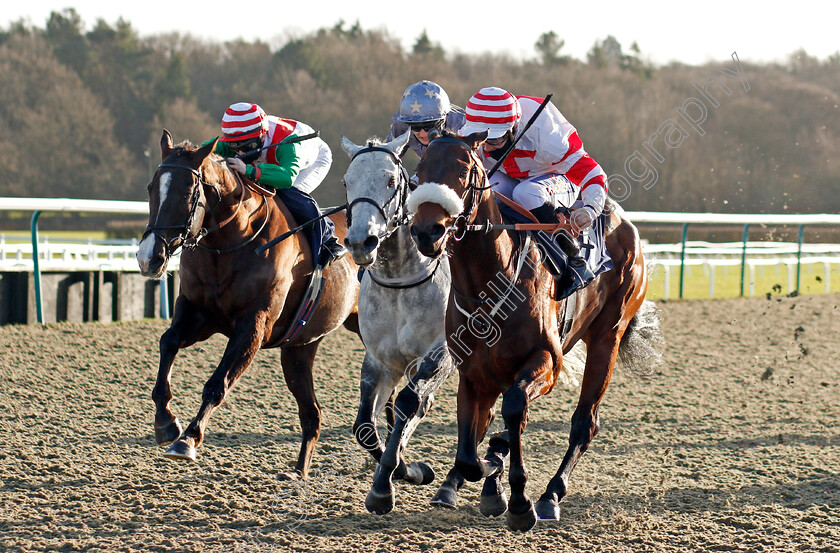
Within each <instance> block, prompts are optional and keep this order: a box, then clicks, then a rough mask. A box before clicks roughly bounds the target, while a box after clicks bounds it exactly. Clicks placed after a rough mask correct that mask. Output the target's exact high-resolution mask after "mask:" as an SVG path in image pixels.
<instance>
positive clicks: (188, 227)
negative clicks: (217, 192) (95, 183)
mask: <svg viewBox="0 0 840 553" xmlns="http://www.w3.org/2000/svg"><path fill="white" fill-rule="evenodd" d="M215 146H216V141H215V140H214V141H212V142H209V143H207V144H206V145H204V146H202V147H201V148H194V147H189V146H183V145H179V146H174V147H173V145H172V135H171V134H169V131H167V130H166V129H164V130H163V136H161V139H160V150H161V160H162V161H161V164H160V165H159V166H158V168H157V171H155V174H154V176H153V177H152V181H151V182H150V183H149V185H148V187H147V188H148V191H149V224H148V225H147V226H146V231H145V232H144V233H143V238H142V240H141V241H140V245H139V248H138V250H137V254H136V255H137V263H138V264H139V265H140V273H141V274H142V275H143V276H146V277H150V278H155V279H159V278H162V277H163V275H164V274H165V273H166V264H167V262H168V260H169V257H170V256H171V255H172V254H173V253H175V252H176V251H177V250H178V248H180V247H181V246H184V245H185V244H189V243H190V241H194V240H195V239H196V237H197V236H198V234H199V232H200V231H201V226H202V223H203V221H204V214H205V212H206V208H207V202H206V200H205V196H204V194H205V190H204V188H205V186H203V185H205V184H206V182H205V180H204V179H205V177H204V176H203V174H204V168H202V164H203V163H204V160H205V159H207V158H208V156H210V154H211V152H212V151H213V148H214V147H215Z"/></svg>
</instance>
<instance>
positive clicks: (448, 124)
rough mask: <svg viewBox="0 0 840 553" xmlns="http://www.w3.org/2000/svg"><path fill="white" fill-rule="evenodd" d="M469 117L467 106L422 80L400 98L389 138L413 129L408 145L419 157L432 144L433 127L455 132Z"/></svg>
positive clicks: (406, 90)
mask: <svg viewBox="0 0 840 553" xmlns="http://www.w3.org/2000/svg"><path fill="white" fill-rule="evenodd" d="M465 121H466V115H465V113H464V109H463V108H461V107H459V106H456V105H452V104H450V103H449V96H448V95H447V94H446V91H444V90H443V88H441V86H440V85H439V84H437V83H434V82H432V81H420V82H418V83H414V84H413V85H411V86H409V87H408V88H406V89H405V92H403V95H402V98H401V99H400V109H399V111H398V112H397V113H395V114H394V116H393V117H392V118H391V130H390V132H389V133H388V137H387V138H386V139H385V140H386V142H390V141H391V140H393V139H394V138H396V137H398V136H402V135H403V134H405V133H406V131H409V130H410V131H411V136H409V138H408V145H409V146H410V147H411V149H412V150H414V153H416V154H417V156H418V157H422V156H423V152H425V151H426V146H428V145H429V141H430V138H429V134H428V133H429V132H431V131H432V129H435V128H436V129H439V130H443V129H446V130H448V131H450V132H453V133H456V132H457V131H458V129H460V128H461V127H462V126H463V125H464V122H465Z"/></svg>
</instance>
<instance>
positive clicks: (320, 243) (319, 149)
mask: <svg viewBox="0 0 840 553" xmlns="http://www.w3.org/2000/svg"><path fill="white" fill-rule="evenodd" d="M313 132H314V131H313V130H312V127H310V126H309V125H306V124H305V123H301V122H300V121H295V120H293V119H280V118H279V117H274V116H272V115H266V113H265V112H264V111H263V109H262V108H261V107H260V106H258V105H257V104H251V103H248V102H239V103H236V104H232V105H231V106H230V107H229V108H227V110H225V114H224V116H223V117H222V134H223V136H222V138H220V139H219V142H218V143H217V144H216V149H215V153H217V154H219V155H220V156H222V157H225V158H227V164H228V166H229V167H230V168H231V169H232V170H234V171H236V172H238V173H240V174H241V175H243V176H245V177H246V178H248V179H249V180H251V181H253V182H255V183H258V184H261V185H264V186H271V187H273V188H276V189H278V192H279V195H280V198H281V199H282V200H283V203H284V204H286V207H287V208H289V211H291V213H292V215H293V216H294V217H295V219H296V220H297V222H298V224H301V223H305V222H306V221H309V220H312V219H315V218H317V217H318V216H320V214H321V210H320V208H319V207H318V203H317V202H316V201H315V198H313V197H312V196H311V195H310V194H311V193H312V191H313V190H315V188H317V187H318V185H319V184H321V182H322V181H323V180H324V177H326V176H327V172H328V171H329V169H330V165H331V164H332V152H331V151H330V147H329V146H328V145H327V143H326V142H324V141H323V140H321V139H320V138H318V137H314V138H311V139H308V140H304V141H301V142H295V143H290V144H283V145H281V146H277V147H274V148H268V149H267V150H263V151H261V152H260V151H255V150H259V149H260V148H263V147H265V146H269V145H271V144H275V143H277V142H280V141H281V140H284V139H286V138H288V137H290V136H303V135H306V134H312V133H313ZM242 152H253V153H252V154H251V155H250V156H248V159H239V158H237V157H235V156H237V155H238V154H240V153H242ZM309 243H310V245H311V246H312V253H313V257H314V258H315V263H316V265H317V266H320V267H322V268H326V267H328V266H329V265H330V264H332V263H333V262H334V261H336V260H337V259H339V258H340V257H341V256H342V255H344V254H345V253H346V252H347V250H346V249H345V248H344V246H342V245H341V244H340V243H339V241H338V238H337V237H336V235H335V225H334V224H333V222H332V220H330V218H329V217H323V218H321V219H319V220H318V221H316V222H315V223H314V224H313V225H312V226H311V227H310V232H309Z"/></svg>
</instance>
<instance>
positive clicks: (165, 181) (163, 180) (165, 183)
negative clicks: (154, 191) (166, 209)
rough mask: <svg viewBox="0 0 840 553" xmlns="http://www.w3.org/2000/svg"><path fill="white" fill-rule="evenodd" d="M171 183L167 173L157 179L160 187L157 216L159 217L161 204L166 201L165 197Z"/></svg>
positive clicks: (170, 177) (170, 176)
mask: <svg viewBox="0 0 840 553" xmlns="http://www.w3.org/2000/svg"><path fill="white" fill-rule="evenodd" d="M171 182H172V175H170V174H169V171H167V172H165V173H164V174H162V175H161V176H160V178H159V179H158V184H159V185H160V188H158V215H160V210H161V209H163V202H165V201H166V195H167V194H169V185H170V183H171Z"/></svg>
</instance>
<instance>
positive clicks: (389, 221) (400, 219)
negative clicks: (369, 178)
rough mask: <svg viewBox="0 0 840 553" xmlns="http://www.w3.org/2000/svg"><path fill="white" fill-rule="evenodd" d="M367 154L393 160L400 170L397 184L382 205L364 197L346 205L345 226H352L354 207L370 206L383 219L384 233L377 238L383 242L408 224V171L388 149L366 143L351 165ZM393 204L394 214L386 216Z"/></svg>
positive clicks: (355, 155)
mask: <svg viewBox="0 0 840 553" xmlns="http://www.w3.org/2000/svg"><path fill="white" fill-rule="evenodd" d="M368 152H385V153H386V154H388V155H389V156H391V159H393V160H394V162H395V163H396V164H397V167H399V168H400V178H399V182H397V183H396V185H395V186H394V193H393V194H391V197H390V198H388V200H387V201H386V202H385V203H384V204H382V205H379V203H378V202H377V201H376V200H374V199H372V198H368V197H365V196H361V197H358V198H356V199H354V200H353V201H352V202H350V203H349V204H347V226H348V228H349V227H350V226H351V225H352V224H353V206H354V205H358V204H369V205H372V206H373V207H375V208H376V210H377V211H379V214H380V215H382V219H384V221H385V231H384V232H383V233H382V234H380V235H378V236H377V238H379V240H384V239H385V238H387V237H388V236H390V235H391V234H392V233H393V232H394V231H395V230H396V229H397V228H399V227H400V226H401V225H404V224H406V223H408V221H409V218H408V213H407V211H406V208H405V201H406V198H407V197H408V181H409V179H408V171H407V170H406V168H405V167H404V166H403V164H402V160H401V159H400V156H398V155H397V154H395V153H394V152H392V151H391V150H389V149H388V148H384V147H382V146H373V145H371V144H370V143H368V146H367V147H365V148H362V149H361V150H359V151H358V152H356V153H355V154H354V155H353V157H352V158H351V159H350V162H351V163H352V162H353V160H354V159H356V158H357V157H359V156H360V155H361V154H365V153H368ZM344 185H345V187H346V186H347V183H344ZM394 202H396V204H397V208H396V209H395V210H394V214H393V215H392V216H388V214H387V212H386V211H385V210H386V209H388V208H389V207H390V206H391V204H392V203H394Z"/></svg>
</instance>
